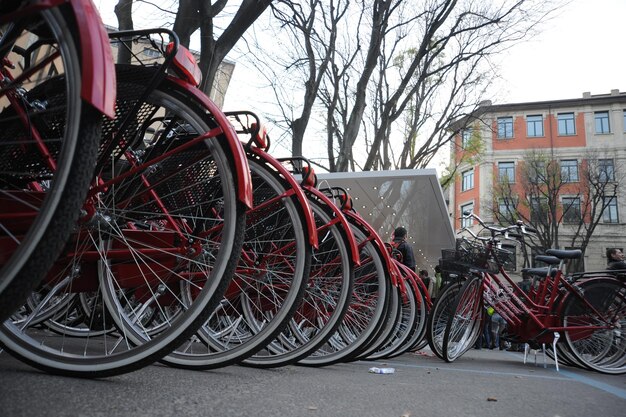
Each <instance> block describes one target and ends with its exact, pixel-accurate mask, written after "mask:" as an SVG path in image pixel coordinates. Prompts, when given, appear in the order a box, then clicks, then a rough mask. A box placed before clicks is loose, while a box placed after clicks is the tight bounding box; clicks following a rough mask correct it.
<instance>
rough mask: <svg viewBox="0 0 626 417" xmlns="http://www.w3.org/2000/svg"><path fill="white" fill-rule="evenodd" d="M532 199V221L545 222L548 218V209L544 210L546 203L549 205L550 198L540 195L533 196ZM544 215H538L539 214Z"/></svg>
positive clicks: (536, 222)
mask: <svg viewBox="0 0 626 417" xmlns="http://www.w3.org/2000/svg"><path fill="white" fill-rule="evenodd" d="M529 200H530V221H531V223H534V224H545V223H546V222H547V220H548V211H549V210H542V207H543V205H544V203H545V204H546V205H547V202H548V199H547V198H545V197H540V196H532V197H530V198H529ZM540 215H541V216H542V217H538V216H540Z"/></svg>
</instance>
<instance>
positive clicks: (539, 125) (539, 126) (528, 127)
mask: <svg viewBox="0 0 626 417" xmlns="http://www.w3.org/2000/svg"><path fill="white" fill-rule="evenodd" d="M531 118H539V120H531ZM531 126H532V130H533V134H531V133H530V131H531ZM538 129H539V130H540V132H538V131H537V130H538ZM526 137H529V138H543V137H545V132H544V128H543V115H542V114H530V115H528V116H526Z"/></svg>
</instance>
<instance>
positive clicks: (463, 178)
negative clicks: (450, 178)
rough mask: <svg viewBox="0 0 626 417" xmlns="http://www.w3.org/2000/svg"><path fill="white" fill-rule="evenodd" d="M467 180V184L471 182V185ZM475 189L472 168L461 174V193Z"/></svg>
mask: <svg viewBox="0 0 626 417" xmlns="http://www.w3.org/2000/svg"><path fill="white" fill-rule="evenodd" d="M466 174H467V175H466ZM466 180H467V182H469V184H466ZM466 185H467V186H466ZM473 188H474V168H470V169H468V170H465V171H463V172H462V173H461V192H463V191H468V190H471V189H473Z"/></svg>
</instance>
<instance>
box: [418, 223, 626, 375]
mask: <svg viewBox="0 0 626 417" xmlns="http://www.w3.org/2000/svg"><path fill="white" fill-rule="evenodd" d="M463 216H464V218H466V219H467V220H468V221H470V220H471V222H474V221H476V222H477V223H478V224H479V225H480V226H481V227H482V231H483V233H479V234H476V233H473V232H472V230H471V229H470V228H466V229H465V230H466V231H467V234H468V235H469V236H470V238H469V239H467V238H461V239H458V240H457V247H456V248H455V249H452V250H444V251H442V255H443V256H442V261H441V264H442V267H443V268H444V269H445V270H447V271H454V273H456V274H459V275H461V276H462V277H463V279H461V280H459V281H458V282H456V283H454V284H452V285H449V286H447V287H446V288H445V289H443V290H442V292H441V294H440V295H439V298H438V299H437V302H436V303H435V305H434V306H433V308H432V310H431V311H430V314H429V318H428V325H427V328H428V330H427V338H428V343H429V345H430V348H431V350H432V351H433V352H434V353H435V354H436V355H437V356H438V357H440V358H441V359H443V360H445V361H447V362H453V361H454V360H456V359H457V358H459V357H460V356H462V355H463V354H464V353H465V352H467V350H469V349H470V348H472V347H473V346H474V344H475V343H476V340H477V339H478V337H479V335H480V333H481V331H482V324H483V321H484V320H485V317H486V315H485V309H486V308H488V307H490V308H493V310H494V311H495V312H497V313H498V314H499V315H500V316H501V317H502V318H503V319H504V320H505V321H506V333H505V334H504V335H503V338H504V339H506V340H508V341H510V342H512V343H518V344H526V346H527V347H530V348H533V349H538V348H543V349H544V350H545V345H549V346H550V345H551V347H552V349H551V350H548V351H547V353H548V354H549V355H550V356H551V357H552V358H553V359H554V361H555V362H556V366H557V369H558V366H559V362H560V363H564V364H566V365H569V366H574V367H578V368H583V369H589V370H593V371H597V372H601V373H606V374H623V373H625V372H626V333H625V331H626V285H625V284H624V278H625V277H626V271H598V272H583V273H575V274H570V275H567V274H565V273H564V270H565V264H566V263H567V262H568V261H570V260H573V259H578V258H580V257H581V256H582V253H581V251H580V250H557V249H548V250H547V251H546V253H545V254H544V255H538V256H536V257H535V260H536V261H538V262H541V263H543V264H545V265H547V266H545V267H537V268H526V269H522V273H523V274H525V275H528V277H529V280H528V284H529V285H520V284H521V283H520V282H514V280H513V279H512V277H511V276H510V275H509V274H508V273H507V271H506V263H507V260H508V259H509V255H510V252H508V251H507V250H504V249H502V248H501V245H500V243H501V242H502V241H503V240H505V239H513V240H518V241H520V242H521V243H522V244H523V242H524V238H525V236H528V235H529V234H534V233H536V231H535V230H534V229H532V228H531V227H528V226H525V225H524V224H523V223H522V222H518V223H517V224H515V225H512V226H508V227H497V226H493V225H488V224H486V223H485V222H484V221H483V220H482V219H481V218H480V217H479V216H477V215H476V214H474V213H463Z"/></svg>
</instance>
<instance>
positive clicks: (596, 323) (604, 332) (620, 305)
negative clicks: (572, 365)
mask: <svg viewBox="0 0 626 417" xmlns="http://www.w3.org/2000/svg"><path fill="white" fill-rule="evenodd" d="M577 285H578V287H579V289H580V291H579V292H578V293H577V294H569V296H568V297H567V298H566V299H565V300H564V304H563V309H562V313H561V319H562V325H563V327H568V328H569V329H567V330H564V331H563V332H562V333H563V336H564V338H565V343H566V344H567V348H568V350H569V353H571V355H572V357H573V358H574V359H575V360H576V361H577V362H578V363H580V364H581V365H583V366H585V367H586V368H588V369H591V370H594V371H597V372H601V373H605V374H623V373H626V338H625V337H624V329H626V286H624V284H622V283H621V282H620V281H617V280H615V279H610V278H606V279H605V278H599V279H592V280H589V281H584V282H579V283H577ZM594 310H595V312H594ZM596 312H597V313H596ZM576 327H580V329H577V328H576ZM590 327H591V328H590ZM594 327H595V328H594Z"/></svg>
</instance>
